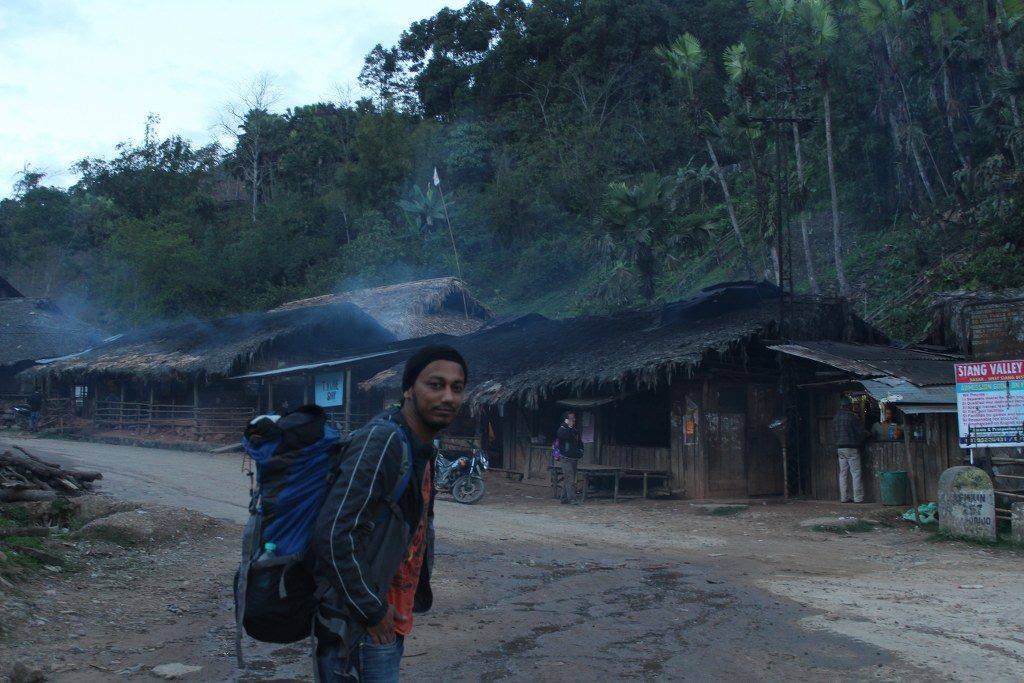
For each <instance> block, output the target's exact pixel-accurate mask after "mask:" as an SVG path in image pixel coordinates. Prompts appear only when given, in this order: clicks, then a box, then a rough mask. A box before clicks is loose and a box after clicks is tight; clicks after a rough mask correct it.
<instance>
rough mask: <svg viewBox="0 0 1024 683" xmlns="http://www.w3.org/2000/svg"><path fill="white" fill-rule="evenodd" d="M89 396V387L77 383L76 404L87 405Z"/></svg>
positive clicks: (79, 405)
mask: <svg viewBox="0 0 1024 683" xmlns="http://www.w3.org/2000/svg"><path fill="white" fill-rule="evenodd" d="M88 398H89V387H87V386H85V385H82V384H76V385H75V406H76V407H78V408H81V407H82V406H84V405H85V401H86V399H88Z"/></svg>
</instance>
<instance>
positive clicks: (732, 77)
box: [722, 43, 782, 285]
mask: <svg viewBox="0 0 1024 683" xmlns="http://www.w3.org/2000/svg"><path fill="white" fill-rule="evenodd" d="M722 62H723V65H724V66H725V73H726V75H727V76H728V77H729V82H730V83H731V84H732V86H733V88H734V90H735V94H736V95H737V96H738V99H739V102H738V103H736V104H733V105H732V106H733V108H734V109H735V110H737V115H736V116H734V117H732V120H731V122H733V123H734V127H735V129H737V130H738V131H739V133H740V134H741V136H742V138H743V139H745V140H746V142H747V147H748V149H749V152H750V174H751V176H752V177H753V180H754V188H755V197H756V201H755V203H756V205H757V214H758V217H759V222H760V224H761V225H762V226H764V228H763V230H762V233H761V237H762V239H763V242H764V244H763V246H764V248H765V251H766V256H767V258H766V259H765V263H766V264H767V265H766V267H765V275H766V277H768V278H770V279H771V280H772V281H773V282H775V284H778V285H781V282H782V264H781V263H779V249H778V244H777V241H776V235H775V223H774V221H773V220H772V219H771V208H770V206H769V199H768V196H769V192H768V188H767V186H766V183H765V176H766V173H765V164H764V154H763V153H759V145H758V143H759V142H760V141H761V140H762V139H763V135H762V131H761V128H760V126H758V125H756V124H750V123H748V120H749V119H750V118H751V117H752V116H753V114H754V108H755V106H756V105H758V104H760V101H761V97H760V95H759V93H758V85H759V81H758V71H757V68H756V65H755V63H754V59H753V57H752V56H751V55H750V52H749V51H748V50H747V46H746V45H745V44H744V43H737V44H735V45H732V46H730V47H728V48H726V50H725V53H724V54H723V56H722ZM729 99H730V100H731V99H733V98H731V97H730V98H729Z"/></svg>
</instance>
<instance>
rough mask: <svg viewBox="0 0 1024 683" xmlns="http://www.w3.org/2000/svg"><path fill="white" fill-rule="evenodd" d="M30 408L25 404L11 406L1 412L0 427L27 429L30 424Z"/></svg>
mask: <svg viewBox="0 0 1024 683" xmlns="http://www.w3.org/2000/svg"><path fill="white" fill-rule="evenodd" d="M31 415H32V410H31V409H30V408H29V407H28V406H25V405H15V406H11V407H10V408H9V409H8V411H7V412H6V413H4V414H3V418H2V421H0V427H3V428H4V429H21V430H24V431H28V428H29V425H30V424H31V421H32V420H31Z"/></svg>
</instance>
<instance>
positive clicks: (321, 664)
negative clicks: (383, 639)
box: [317, 635, 405, 683]
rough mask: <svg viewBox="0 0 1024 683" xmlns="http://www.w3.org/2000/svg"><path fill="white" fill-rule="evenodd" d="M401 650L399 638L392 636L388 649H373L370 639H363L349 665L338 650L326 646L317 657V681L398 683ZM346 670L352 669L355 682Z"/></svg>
mask: <svg viewBox="0 0 1024 683" xmlns="http://www.w3.org/2000/svg"><path fill="white" fill-rule="evenodd" d="M404 650H405V639H404V638H403V637H402V636H400V635H396V636H395V642H393V643H391V644H389V645H377V644H376V643H374V642H373V640H371V639H370V636H365V637H364V638H363V640H362V641H361V642H360V643H359V645H357V646H356V648H355V650H353V651H352V659H351V662H349V661H348V660H347V659H346V658H345V656H344V653H343V652H342V651H341V648H338V647H330V646H329V647H328V648H327V650H326V651H325V652H321V653H318V655H317V666H318V668H319V669H320V680H321V681H322V683H337V682H338V681H350V680H359V681H361V682H362V683H398V671H399V667H400V666H401V664H402V653H403V651H404ZM349 666H352V667H354V668H355V670H356V673H358V676H359V678H358V679H356V678H354V677H353V676H352V675H351V673H350V672H349V671H348V669H349Z"/></svg>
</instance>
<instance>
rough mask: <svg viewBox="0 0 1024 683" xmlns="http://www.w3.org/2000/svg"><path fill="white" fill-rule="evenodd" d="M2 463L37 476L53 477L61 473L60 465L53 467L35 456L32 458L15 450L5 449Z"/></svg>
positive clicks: (1, 459) (0, 459)
mask: <svg viewBox="0 0 1024 683" xmlns="http://www.w3.org/2000/svg"><path fill="white" fill-rule="evenodd" d="M0 465H7V466H9V467H15V468H17V469H18V470H20V471H22V472H25V471H28V472H31V473H32V474H34V475H35V476H37V477H46V478H49V477H52V476H54V475H56V474H59V473H60V471H61V470H60V468H59V467H53V466H51V465H47V464H45V463H42V462H39V461H38V460H36V459H35V458H31V457H29V456H26V455H21V454H20V453H15V452H14V451H4V452H3V453H2V454H0Z"/></svg>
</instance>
